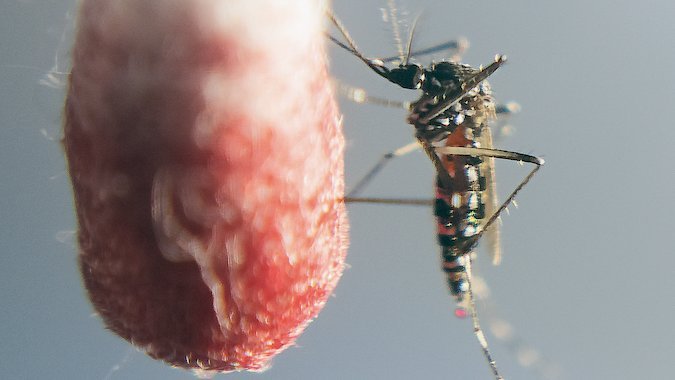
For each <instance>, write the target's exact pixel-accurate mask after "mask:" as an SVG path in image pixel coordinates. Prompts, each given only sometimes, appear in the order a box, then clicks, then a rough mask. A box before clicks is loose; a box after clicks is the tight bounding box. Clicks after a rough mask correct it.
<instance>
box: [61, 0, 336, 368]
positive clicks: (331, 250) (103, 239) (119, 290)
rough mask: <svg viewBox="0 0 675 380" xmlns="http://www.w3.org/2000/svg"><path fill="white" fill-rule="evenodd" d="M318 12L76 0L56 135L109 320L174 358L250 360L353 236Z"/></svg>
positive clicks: (306, 6) (300, 5)
mask: <svg viewBox="0 0 675 380" xmlns="http://www.w3.org/2000/svg"><path fill="white" fill-rule="evenodd" d="M322 5H323V4H320V2H316V1H313V0H297V1H293V2H289V3H286V4H284V5H279V4H277V2H274V1H268V0H253V1H251V0H245V1H244V0H238V1H234V0H233V1H217V0H195V1H185V0H175V1H154V0H136V1H131V0H117V1H107V0H85V1H83V2H82V5H81V9H80V15H79V19H78V24H79V25H78V34H77V38H76V42H75V46H74V48H73V68H72V74H71V76H70V88H69V91H68V98H67V102H66V108H65V127H64V140H63V142H64V146H65V151H66V156H67V159H68V166H69V171H70V175H71V179H72V183H73V189H74V198H75V206H76V211H77V218H78V223H79V230H78V240H79V244H80V255H79V262H80V266H81V270H82V276H83V279H84V284H85V286H86V288H87V291H88V294H89V297H90V298H91V301H92V303H93V305H94V307H95V309H96V311H97V312H98V314H99V315H100V316H101V318H102V319H103V321H104V323H105V325H106V327H107V328H109V329H110V330H112V331H113V332H115V333H116V334H118V335H120V336H121V337H123V338H124V339H127V340H129V341H131V342H133V343H134V344H135V345H136V346H138V347H140V348H142V349H144V350H145V351H146V352H147V353H148V354H149V355H150V356H153V357H155V358H158V359H162V360H165V361H167V362H168V363H170V364H172V365H176V366H180V367H186V368H198V369H210V370H220V371H230V370H241V369H248V370H260V369H264V368H265V367H266V366H267V365H268V361H269V359H270V358H271V357H273V356H274V355H275V354H277V353H278V352H280V351H281V350H283V349H284V348H285V347H287V346H288V345H290V344H292V343H293V341H294V340H295V338H296V337H297V336H298V335H299V334H300V333H301V332H302V330H303V329H304V327H305V326H306V325H307V323H308V322H309V321H310V320H311V319H312V318H314V317H316V315H317V313H318V312H319V311H320V309H321V308H322V307H323V305H324V303H325V301H326V299H327V297H328V296H329V295H330V293H331V292H332V290H333V289H334V287H335V286H336V283H337V281H338V279H339V277H340V275H341V273H342V270H343V266H344V256H345V253H346V246H347V235H346V234H347V221H346V216H345V208H344V204H343V202H342V201H341V199H342V197H343V187H344V184H343V145H344V141H343V136H342V131H341V126H340V122H339V113H338V110H337V106H336V104H335V101H334V97H333V93H332V90H331V86H330V83H329V76H328V73H327V69H326V63H327V58H326V54H325V51H324V37H323V34H322V21H323V18H324V15H323V10H322V8H321V7H322Z"/></svg>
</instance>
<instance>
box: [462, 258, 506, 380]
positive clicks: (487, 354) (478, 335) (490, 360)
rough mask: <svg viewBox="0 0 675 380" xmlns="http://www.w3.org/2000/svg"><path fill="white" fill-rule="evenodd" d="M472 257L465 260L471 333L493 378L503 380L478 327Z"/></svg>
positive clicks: (481, 330)
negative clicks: (476, 340) (490, 369)
mask: <svg viewBox="0 0 675 380" xmlns="http://www.w3.org/2000/svg"><path fill="white" fill-rule="evenodd" d="M472 260H473V259H472V258H471V255H470V254H469V255H468V260H466V282H467V284H468V285H469V290H468V293H469V294H468V295H469V309H471V322H472V323H473V333H474V335H475V336H476V339H478V343H479V344H480V347H481V349H482V350H483V355H484V356H485V359H486V360H487V361H488V363H490V368H492V373H493V374H494V375H495V379H497V380H504V377H502V375H501V374H500V373H499V370H498V369H497V363H496V362H495V360H494V359H493V358H492V354H490V349H489V347H488V342H487V338H485V333H484V332H483V329H482V328H481V327H480V321H479V319H478V311H477V310H476V302H475V301H474V296H473V289H472V288H473V284H472V283H471V282H472V281H471V280H472V277H471V264H472Z"/></svg>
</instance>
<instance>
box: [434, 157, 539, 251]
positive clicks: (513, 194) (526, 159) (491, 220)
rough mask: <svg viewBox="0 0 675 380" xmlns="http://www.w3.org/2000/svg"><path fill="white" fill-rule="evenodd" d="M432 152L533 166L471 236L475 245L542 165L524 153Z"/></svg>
mask: <svg viewBox="0 0 675 380" xmlns="http://www.w3.org/2000/svg"><path fill="white" fill-rule="evenodd" d="M434 150H435V152H436V153H437V154H444V155H456V156H485V157H493V158H501V159H505V160H511V161H518V162H527V163H530V164H534V165H535V166H534V168H533V169H532V171H530V173H528V174H527V176H525V178H524V179H523V180H522V181H521V182H520V183H519V184H518V186H516V188H515V189H514V190H513V191H512V192H511V194H510V195H509V196H508V197H507V198H506V200H505V201H504V202H503V203H502V205H501V206H499V208H498V209H497V210H496V211H495V212H494V213H493V214H492V216H490V218H489V219H488V220H487V222H485V224H484V225H483V228H482V229H481V231H480V232H479V233H477V234H476V235H474V236H473V238H472V241H473V244H476V243H477V242H478V240H480V238H481V237H482V236H483V234H484V233H485V231H486V230H487V229H488V228H489V227H490V226H491V225H492V224H493V223H494V222H495V220H497V218H499V215H500V214H501V213H502V212H503V211H504V210H505V209H506V207H508V205H509V204H511V203H512V202H513V200H514V199H515V198H516V195H518V193H519V192H520V190H522V189H523V187H525V185H527V183H528V182H530V180H531V179H532V177H534V175H535V174H536V173H537V171H539V168H541V165H543V164H544V160H543V159H541V158H539V157H535V156H530V155H529V154H525V153H518V152H512V151H508V150H500V149H484V148H469V147H455V146H443V147H436V148H434Z"/></svg>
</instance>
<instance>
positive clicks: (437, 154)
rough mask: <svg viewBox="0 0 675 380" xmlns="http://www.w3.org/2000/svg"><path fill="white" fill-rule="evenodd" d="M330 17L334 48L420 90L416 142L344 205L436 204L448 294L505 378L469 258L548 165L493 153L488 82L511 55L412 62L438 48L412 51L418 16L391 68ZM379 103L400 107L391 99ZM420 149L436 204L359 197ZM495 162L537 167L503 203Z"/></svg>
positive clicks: (412, 115)
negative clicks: (483, 60)
mask: <svg viewBox="0 0 675 380" xmlns="http://www.w3.org/2000/svg"><path fill="white" fill-rule="evenodd" d="M328 17H329V19H330V20H331V22H332V23H333V24H334V25H335V27H336V28H337V30H338V31H339V32H340V34H341V35H342V37H343V38H344V41H345V42H346V43H345V42H342V41H340V40H338V39H336V38H334V37H332V36H331V35H328V38H329V39H331V40H332V41H333V42H334V43H336V44H337V45H338V46H340V47H341V48H343V49H344V50H346V51H348V52H349V53H351V54H352V55H354V56H355V57H356V58H358V59H359V60H361V61H362V62H363V63H365V64H366V65H367V66H368V67H369V68H370V69H371V70H373V71H374V72H375V73H377V74H378V75H380V76H381V77H383V78H385V79H386V80H388V81H389V82H392V83H394V84H396V85H398V86H400V87H402V88H404V89H410V90H418V91H421V95H420V97H419V99H417V100H416V101H415V102H412V103H401V106H403V107H404V108H407V110H408V112H409V113H408V116H407V122H408V124H410V125H412V126H413V128H414V132H415V140H416V141H415V142H414V143H413V144H408V145H406V146H404V147H402V148H399V149H397V150H395V151H393V152H391V153H387V154H385V155H384V156H383V157H382V158H381V159H380V161H379V162H378V163H377V164H376V165H375V166H374V167H373V168H372V169H371V170H370V171H369V172H368V173H367V174H366V175H365V176H364V177H363V179H362V180H360V181H359V182H358V183H357V184H356V185H355V186H354V188H353V189H352V190H351V191H350V192H349V193H348V194H347V196H346V198H345V201H348V202H353V203H357V202H364V203H391V204H409V205H431V206H433V209H434V215H435V217H436V221H437V237H438V244H439V246H440V248H441V257H442V268H443V271H444V272H445V273H446V276H447V282H448V286H449V288H450V293H451V294H452V296H453V297H454V298H455V300H456V302H457V308H456V310H455V315H456V316H458V317H466V316H467V315H470V316H471V320H472V323H473V329H474V334H475V336H476V338H477V339H478V342H479V344H480V347H481V349H482V351H483V355H484V356H485V358H486V360H487V361H488V363H489V365H490V368H491V370H492V373H493V374H494V377H495V378H496V379H498V380H503V376H502V375H501V374H500V372H499V370H498V368H497V365H496V362H495V360H494V359H493V358H492V354H491V353H490V350H489V347H488V343H487V339H486V337H485V334H484V333H483V330H482V328H481V326H480V321H479V318H478V314H477V311H476V305H475V302H474V295H473V291H472V276H471V266H472V262H473V258H472V257H473V255H474V250H475V247H476V245H477V244H478V241H479V240H480V239H481V238H482V237H483V235H484V234H485V233H486V231H492V230H494V231H498V229H497V226H495V225H494V223H495V221H497V219H498V218H499V216H500V215H501V213H502V212H503V211H504V210H505V209H506V208H507V206H508V205H509V204H511V203H513V202H514V199H515V197H516V195H517V194H518V193H519V192H520V190H522V189H523V187H524V186H525V185H526V184H527V183H528V182H529V181H530V180H531V179H532V177H533V176H534V175H535V173H536V172H537V171H538V170H539V168H540V167H541V165H543V163H544V161H543V160H542V159H540V158H538V157H535V156H531V155H528V154H523V153H518V152H512V151H506V150H499V149H494V148H493V145H492V134H491V130H490V127H489V125H488V121H490V120H491V119H494V118H495V116H496V111H497V109H496V108H497V107H496V106H495V103H494V101H493V99H492V91H491V89H490V85H489V84H488V82H487V81H486V80H485V79H487V78H488V77H489V76H490V75H492V74H493V73H494V72H495V71H496V70H497V69H498V68H499V67H501V66H502V65H503V64H504V63H505V62H506V58H505V57H504V56H502V55H496V56H495V59H494V62H492V63H491V64H490V65H488V66H487V67H485V68H482V67H481V68H478V69H476V68H473V67H471V66H469V65H465V64H461V63H457V62H455V61H454V60H444V61H441V62H436V63H432V64H430V65H429V66H426V67H425V66H422V65H419V64H416V63H411V61H410V60H411V57H412V56H413V55H415V54H420V52H421V54H428V53H431V52H434V51H436V49H435V48H431V49H426V50H423V51H420V52H412V41H413V37H414V32H415V25H416V23H417V19H415V21H414V22H413V24H412V26H411V28H410V35H409V36H408V41H407V45H406V49H405V51H403V49H402V48H399V55H400V56H399V60H398V61H399V64H398V66H395V65H392V67H388V66H387V63H389V62H391V61H392V60H390V59H370V58H366V57H365V56H364V55H363V54H362V53H361V52H360V51H359V49H358V48H357V46H356V43H355V42H354V40H353V39H352V38H351V36H350V35H349V33H348V32H347V30H346V28H345V27H344V26H343V25H342V23H341V22H340V21H339V20H338V18H337V17H336V16H335V15H334V14H333V13H331V12H328ZM399 46H400V43H399ZM439 46H440V45H439ZM382 103H384V104H385V105H395V104H393V103H390V102H382ZM394 103H395V102H394ZM417 148H421V149H422V150H424V152H425V153H426V155H427V156H428V158H429V159H430V160H431V163H432V164H433V165H434V168H435V171H436V184H435V199H434V200H432V201H424V200H411V199H382V198H360V197H357V195H358V194H359V193H360V192H361V190H362V189H363V188H364V186H365V185H366V184H367V183H368V182H370V180H371V179H372V178H373V177H374V176H375V175H376V174H377V173H378V172H379V171H380V170H381V169H382V168H383V167H384V165H385V164H386V163H387V162H389V161H390V160H391V159H392V158H394V157H398V156H401V155H404V154H407V153H408V152H410V151H413V150H415V149H417ZM495 158H500V159H506V160H512V161H517V162H520V163H524V162H526V163H530V164H533V165H534V167H533V169H532V170H531V171H530V172H529V173H528V175H527V176H526V177H525V178H524V179H523V180H522V181H521V182H520V183H519V184H518V185H517V186H516V187H515V189H514V190H513V191H512V192H511V194H510V195H509V196H508V197H507V198H506V200H505V201H504V202H503V203H502V204H501V205H499V204H498V201H497V198H496V189H495V186H496V185H495V174H494V160H495ZM495 235H496V234H495ZM497 239H498V238H496V237H493V238H492V240H493V242H492V243H493V244H492V246H493V248H494V258H493V262H495V263H498V262H499V257H500V254H499V251H498V248H497V246H498V245H499V244H498V241H497Z"/></svg>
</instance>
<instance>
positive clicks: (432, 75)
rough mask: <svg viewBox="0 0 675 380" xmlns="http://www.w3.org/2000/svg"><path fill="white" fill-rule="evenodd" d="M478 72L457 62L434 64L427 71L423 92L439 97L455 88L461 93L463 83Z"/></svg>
mask: <svg viewBox="0 0 675 380" xmlns="http://www.w3.org/2000/svg"><path fill="white" fill-rule="evenodd" d="M476 72H478V70H476V69H474V68H473V67H471V66H469V65H464V64H461V63H456V62H449V61H442V62H438V63H434V64H432V65H431V66H430V67H429V68H428V69H426V70H425V75H424V76H425V81H424V83H423V84H422V91H424V93H425V94H429V95H438V94H440V93H443V92H445V93H446V94H447V93H448V90H450V89H453V88H455V89H456V91H457V92H459V91H461V89H462V83H463V82H464V81H465V80H466V78H468V77H469V76H470V75H472V74H475V73H476Z"/></svg>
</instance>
